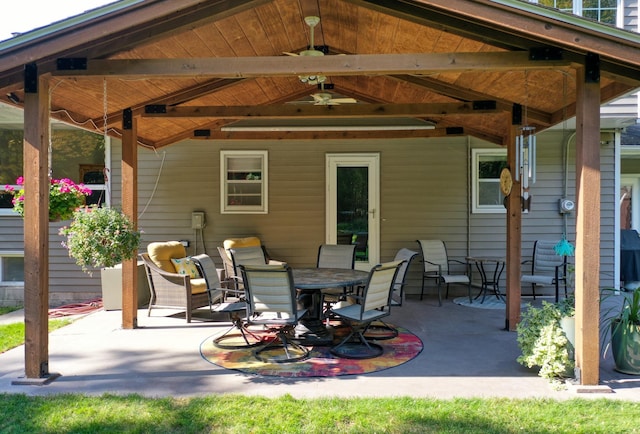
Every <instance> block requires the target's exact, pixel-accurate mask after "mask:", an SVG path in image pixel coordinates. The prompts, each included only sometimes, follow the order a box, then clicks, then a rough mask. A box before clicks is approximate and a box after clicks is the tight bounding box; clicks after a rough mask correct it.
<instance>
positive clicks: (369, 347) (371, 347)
mask: <svg viewBox="0 0 640 434" xmlns="http://www.w3.org/2000/svg"><path fill="white" fill-rule="evenodd" d="M403 263H404V261H394V262H387V263H384V264H378V265H376V266H374V267H373V268H372V269H371V271H370V272H369V279H368V280H367V284H366V286H365V287H364V289H363V290H362V295H361V296H353V297H354V298H356V299H357V301H358V302H357V303H356V304H351V305H348V306H344V307H340V308H337V309H332V310H331V312H332V313H333V314H334V315H335V316H336V317H338V318H340V319H341V320H342V321H344V322H345V323H346V324H347V325H348V326H349V327H350V329H351V330H350V332H349V334H348V335H347V336H346V337H345V338H344V339H343V340H342V341H340V343H339V344H338V345H336V346H334V347H332V348H331V353H332V354H334V355H336V356H338V357H344V358H349V359H369V358H373V357H378V356H379V355H381V354H382V353H383V352H384V349H383V348H382V346H381V345H379V344H376V343H373V342H370V341H369V340H368V339H367V338H366V337H365V333H366V332H367V329H368V328H369V326H370V325H371V323H372V322H373V321H377V320H380V319H381V318H384V317H386V316H389V315H390V312H391V292H392V291H393V283H394V282H395V279H396V274H397V273H398V269H399V268H400V266H401V265H402V264H403Z"/></svg>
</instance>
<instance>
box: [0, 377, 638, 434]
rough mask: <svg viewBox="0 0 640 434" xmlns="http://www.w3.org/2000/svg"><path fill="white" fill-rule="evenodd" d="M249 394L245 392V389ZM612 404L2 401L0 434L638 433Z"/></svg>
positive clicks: (625, 409)
mask: <svg viewBox="0 0 640 434" xmlns="http://www.w3.org/2000/svg"><path fill="white" fill-rule="evenodd" d="M248 387H249V386H248ZM638 421H640V403H630V402H624V401H614V400H605V399H602V398H600V399H597V400H584V399H574V400H570V401H553V400H534V399H528V400H507V399H455V400H434V399H413V398H397V399H393V398H384V399H383V398H380V399H360V398H354V399H343V398H331V399H294V398H292V397H290V396H285V397H283V398H278V399H271V398H260V397H245V396H237V395H236V396H220V397H206V398H192V399H174V398H160V399H151V398H142V397H140V396H136V395H129V396H123V397H118V396H114V395H103V396H100V397H86V396H81V395H56V396H49V397H27V396H25V395H7V394H0V432H2V433H24V432H29V433H36V432H37V433H278V434H281V433H367V434H368V433H483V434H485V433H637V432H640V426H639V425H638Z"/></svg>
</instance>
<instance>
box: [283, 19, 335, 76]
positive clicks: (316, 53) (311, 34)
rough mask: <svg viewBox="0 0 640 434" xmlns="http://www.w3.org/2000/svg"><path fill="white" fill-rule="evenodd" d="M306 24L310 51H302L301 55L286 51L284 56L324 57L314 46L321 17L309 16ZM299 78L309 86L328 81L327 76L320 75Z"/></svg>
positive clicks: (305, 20)
mask: <svg viewBox="0 0 640 434" xmlns="http://www.w3.org/2000/svg"><path fill="white" fill-rule="evenodd" d="M304 22H305V23H307V25H308V26H309V49H308V50H304V51H301V52H300V54H297V53H289V52H286V51H285V52H284V54H286V55H287V56H324V53H323V52H322V51H320V50H316V48H315V45H314V28H315V27H316V26H317V25H318V23H319V22H320V17H316V16H308V17H305V18H304ZM298 78H299V79H300V81H301V82H303V83H308V84H318V83H324V81H325V80H326V79H327V77H326V76H324V75H320V74H316V75H299V76H298Z"/></svg>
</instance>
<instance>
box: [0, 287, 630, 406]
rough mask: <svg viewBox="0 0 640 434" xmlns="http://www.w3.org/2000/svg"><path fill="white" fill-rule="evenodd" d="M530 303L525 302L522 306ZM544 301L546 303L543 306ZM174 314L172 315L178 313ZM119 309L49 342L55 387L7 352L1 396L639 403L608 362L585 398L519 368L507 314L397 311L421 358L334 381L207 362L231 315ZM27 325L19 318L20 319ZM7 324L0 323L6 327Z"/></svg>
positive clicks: (448, 308) (453, 308) (450, 307)
mask: <svg viewBox="0 0 640 434" xmlns="http://www.w3.org/2000/svg"><path fill="white" fill-rule="evenodd" d="M524 301H528V300H524ZM538 302H539V301H538ZM172 314H174V315H172ZM121 315H122V314H121V312H120V311H103V310H101V311H98V312H95V313H91V314H88V315H86V316H83V317H82V318H80V319H78V320H76V321H75V322H73V323H72V324H71V325H69V326H67V327H64V328H62V329H59V330H56V331H54V332H52V333H51V334H50V337H49V371H50V372H52V373H59V374H61V376H60V377H59V378H57V379H56V380H55V381H52V382H51V383H49V384H48V385H42V386H35V385H14V384H12V382H13V381H14V380H16V379H19V378H20V377H22V376H24V347H18V348H15V349H12V350H10V351H7V352H5V353H3V354H0V393H24V394H27V395H49V394H57V393H72V392H73V393H83V394H90V395H100V394H103V393H113V394H130V393H136V394H141V395H144V396H149V397H162V396H174V397H191V396H203V395H209V394H242V395H260V396H266V397H276V396H281V395H285V394H289V395H291V396H293V397H296V398H314V397H321V396H342V397H393V396H413V397H431V398H441V399H448V398H455V397H466V398H468V397H505V398H534V397H535V398H554V399H559V400H564V399H571V398H578V397H579V398H608V399H624V400H632V401H640V377H635V376H630V375H625V374H621V373H618V372H616V371H615V370H614V369H613V361H612V360H611V357H610V356H609V357H607V358H605V359H603V360H602V361H601V374H600V378H601V386H607V387H604V388H605V389H610V393H603V391H602V390H601V389H603V387H598V388H596V390H595V392H594V391H591V392H584V393H580V392H579V391H578V389H579V388H577V387H575V386H569V387H567V388H565V389H564V390H556V389H555V388H554V387H552V386H551V384H550V383H549V382H548V381H547V380H545V379H543V378H540V377H538V376H537V375H536V373H535V372H534V371H533V370H530V369H527V368H525V367H523V366H521V365H519V364H518V363H517V362H516V358H517V357H518V355H519V349H518V345H517V342H516V333H515V332H507V331H504V330H503V327H504V322H505V320H504V311H503V310H489V309H478V308H470V307H465V306H459V305H456V304H454V303H453V302H452V300H451V299H449V300H446V301H445V302H444V305H443V306H442V307H438V303H437V300H436V299H434V298H425V300H423V301H419V300H417V299H415V298H410V299H409V300H407V301H406V302H405V303H404V305H403V306H402V307H396V308H394V309H393V311H392V316H391V318H390V320H389V321H388V322H390V323H392V324H396V325H399V326H402V327H405V328H407V329H408V330H410V331H411V332H413V333H414V334H416V335H417V336H419V337H420V338H421V339H422V341H423V343H424V350H423V351H422V353H421V354H420V355H418V357H416V358H415V359H413V360H411V361H409V362H408V363H405V364H403V365H400V366H397V367H395V368H391V369H387V370H384V371H380V372H376V373H371V374H366V375H357V376H341V377H332V378H279V377H261V376H253V375H247V374H243V373H240V372H237V371H232V370H227V369H224V368H221V367H218V366H216V365H213V364H211V363H209V362H207V361H206V360H204V359H203V358H202V356H201V355H200V352H199V348H200V344H201V343H202V342H203V341H204V340H205V339H208V338H210V337H211V336H213V335H215V334H217V333H219V332H221V331H223V330H226V328H228V326H229V323H228V322H226V317H216V318H215V321H214V318H213V317H211V315H210V314H209V312H208V311H204V312H202V311H201V312H199V313H198V316H199V318H196V319H195V320H194V321H193V322H192V323H191V324H187V323H186V321H185V320H184V314H183V313H177V312H176V311H172V310H167V309H155V310H154V311H153V312H152V316H151V317H147V312H146V309H141V310H140V311H139V313H138V324H139V328H138V329H135V330H123V329H122V328H121V320H122V316H121ZM16 316H19V317H18V318H17V319H18V320H21V319H22V318H21V314H20V312H19V313H16V314H14V317H16ZM8 320H9V316H7V315H5V316H4V317H0V322H6V321H8Z"/></svg>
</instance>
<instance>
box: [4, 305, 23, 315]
mask: <svg viewBox="0 0 640 434" xmlns="http://www.w3.org/2000/svg"><path fill="white" fill-rule="evenodd" d="M18 309H21V307H18V306H0V315H4V314H6V313H9V312H13V311H15V310H18Z"/></svg>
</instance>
